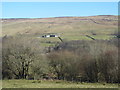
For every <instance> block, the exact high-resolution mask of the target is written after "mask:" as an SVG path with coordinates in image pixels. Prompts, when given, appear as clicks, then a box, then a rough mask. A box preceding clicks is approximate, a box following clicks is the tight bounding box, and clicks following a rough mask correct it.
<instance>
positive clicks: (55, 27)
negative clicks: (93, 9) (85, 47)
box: [1, 15, 118, 40]
mask: <svg viewBox="0 0 120 90" xmlns="http://www.w3.org/2000/svg"><path fill="white" fill-rule="evenodd" d="M1 22H2V34H3V36H4V35H8V36H9V35H12V36H13V35H17V34H24V35H28V36H40V35H42V34H44V33H58V34H60V35H61V37H62V38H64V39H67V40H71V39H73V40H78V39H83V38H84V39H85V38H86V37H84V35H86V34H88V35H91V36H92V35H94V37H95V38H97V39H103V38H104V39H108V38H109V37H111V36H110V35H111V34H113V33H114V32H116V31H117V23H118V18H117V16H112V15H99V16H88V17H54V18H34V19H32V18H30V19H29V18H27V19H22V18H21V19H3V20H2V21H1Z"/></svg>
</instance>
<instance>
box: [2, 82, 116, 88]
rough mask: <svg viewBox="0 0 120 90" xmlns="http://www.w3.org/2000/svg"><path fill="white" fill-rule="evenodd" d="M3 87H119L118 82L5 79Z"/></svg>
mask: <svg viewBox="0 0 120 90" xmlns="http://www.w3.org/2000/svg"><path fill="white" fill-rule="evenodd" d="M2 87H3V88H117V87H118V85H117V84H106V83H76V82H68V81H58V80H57V81H50V80H49V81H48V80H42V81H39V80H3V83H2Z"/></svg>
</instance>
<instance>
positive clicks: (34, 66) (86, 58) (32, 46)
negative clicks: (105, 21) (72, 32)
mask: <svg viewBox="0 0 120 90" xmlns="http://www.w3.org/2000/svg"><path fill="white" fill-rule="evenodd" d="M117 42H118V40H117V39H115V40H109V41H105V40H99V41H97V40H96V41H84V40H81V41H69V42H63V43H60V44H58V45H56V46H55V47H51V48H48V49H46V48H45V47H43V45H41V43H40V40H39V39H32V38H28V37H22V36H16V37H3V41H2V43H3V47H2V54H3V55H2V59H3V69H2V74H3V79H59V80H68V81H75V82H107V83H118V82H119V80H118V72H119V68H118V44H117ZM48 51H49V53H48ZM46 52H47V53H46Z"/></svg>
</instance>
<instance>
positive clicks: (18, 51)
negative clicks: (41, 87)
mask: <svg viewBox="0 0 120 90" xmlns="http://www.w3.org/2000/svg"><path fill="white" fill-rule="evenodd" d="M2 43H3V47H2V65H3V68H2V74H3V78H8V79H12V78H16V79H27V78H29V77H30V78H34V77H33V76H35V75H34V74H36V73H39V72H41V73H42V72H44V71H43V70H42V68H44V67H41V65H42V64H44V65H45V66H47V65H46V62H45V60H46V59H41V57H44V52H43V48H42V47H41V46H40V43H39V41H36V39H32V38H27V37H24V38H23V37H22V36H16V37H6V38H3V42H2ZM41 53H42V54H43V55H41ZM38 60H40V61H38ZM36 62H37V63H36ZM40 62H42V63H40ZM34 64H36V66H35V65H34ZM38 64H39V65H38ZM37 65H38V66H39V68H38V67H37ZM36 69H37V70H36ZM35 70H36V71H35ZM38 70H39V71H38ZM31 75H32V77H31Z"/></svg>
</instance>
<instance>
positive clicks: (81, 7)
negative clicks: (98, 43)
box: [0, 2, 118, 18]
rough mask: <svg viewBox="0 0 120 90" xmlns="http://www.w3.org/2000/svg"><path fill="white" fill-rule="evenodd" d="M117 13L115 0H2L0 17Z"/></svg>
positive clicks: (45, 16) (46, 16)
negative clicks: (63, 0)
mask: <svg viewBox="0 0 120 90" xmlns="http://www.w3.org/2000/svg"><path fill="white" fill-rule="evenodd" d="M94 15H118V3H117V2H3V3H2V17H0V18H48V17H63V16H66V17H67V16H94Z"/></svg>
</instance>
